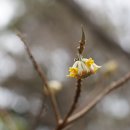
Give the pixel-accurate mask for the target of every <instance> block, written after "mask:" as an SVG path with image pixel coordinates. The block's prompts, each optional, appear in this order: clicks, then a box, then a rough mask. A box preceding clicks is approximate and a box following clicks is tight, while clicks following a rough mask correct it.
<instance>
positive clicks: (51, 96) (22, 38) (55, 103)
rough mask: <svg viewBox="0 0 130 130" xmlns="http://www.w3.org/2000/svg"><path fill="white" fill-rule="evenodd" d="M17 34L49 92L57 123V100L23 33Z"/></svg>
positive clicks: (59, 118) (58, 114) (58, 113)
mask: <svg viewBox="0 0 130 130" xmlns="http://www.w3.org/2000/svg"><path fill="white" fill-rule="evenodd" d="M17 35H18V37H19V38H20V39H21V41H23V43H24V45H25V47H26V50H27V53H28V55H29V58H30V60H31V61H32V64H33V66H34V68H35V70H36V72H37V73H38V75H39V77H40V78H41V80H42V82H43V84H44V85H45V87H46V88H47V90H48V93H49V96H50V101H51V104H52V107H53V111H54V113H55V117H56V120H57V123H59V121H60V120H61V116H60V112H59V109H58V106H57V102H56V100H55V98H54V97H53V95H52V93H51V90H50V88H49V86H48V84H47V78H46V76H45V74H44V73H43V71H42V69H41V67H40V66H39V65H38V63H37V62H36V60H35V58H34V57H33V55H32V54H31V51H30V49H29V47H28V45H27V42H26V40H25V39H24V37H23V35H22V34H21V33H20V32H17ZM41 108H43V107H41ZM40 111H42V110H40ZM39 116H40V114H39ZM39 118H40V117H39Z"/></svg>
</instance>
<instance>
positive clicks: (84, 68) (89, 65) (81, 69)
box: [68, 58, 101, 79]
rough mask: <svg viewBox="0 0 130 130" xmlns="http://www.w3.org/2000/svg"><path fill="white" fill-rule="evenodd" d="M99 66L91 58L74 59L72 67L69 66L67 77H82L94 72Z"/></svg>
mask: <svg viewBox="0 0 130 130" xmlns="http://www.w3.org/2000/svg"><path fill="white" fill-rule="evenodd" d="M100 67H101V66H98V65H96V64H95V63H94V60H93V59H92V58H89V59H86V58H83V59H81V60H78V61H76V62H75V63H74V64H73V66H72V67H70V68H69V72H70V74H69V75H68V76H69V77H72V78H77V79H82V78H86V77H88V76H90V75H91V74H94V73H95V72H96V71H97V70H98V69H99V68H100Z"/></svg>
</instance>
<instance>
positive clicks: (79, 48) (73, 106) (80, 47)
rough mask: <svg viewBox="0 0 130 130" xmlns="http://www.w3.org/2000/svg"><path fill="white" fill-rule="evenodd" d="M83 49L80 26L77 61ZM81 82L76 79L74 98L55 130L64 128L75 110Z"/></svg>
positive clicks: (83, 42) (83, 39)
mask: <svg viewBox="0 0 130 130" xmlns="http://www.w3.org/2000/svg"><path fill="white" fill-rule="evenodd" d="M84 48H85V34H84V30H83V26H82V37H81V40H80V41H79V46H78V47H77V49H78V60H80V59H81V57H82V53H83V50H84ZM81 82H82V80H81V79H77V86H76V92H75V96H74V100H73V103H72V106H71V108H70V110H69V112H68V113H67V115H66V116H65V118H64V120H63V122H61V123H60V124H59V125H58V126H57V128H56V130H61V129H63V128H64V127H65V126H66V122H67V120H68V118H69V117H70V116H71V114H72V113H73V112H74V110H75V109H76V105H77V103H78V100H79V97H80V93H81V87H82V86H81Z"/></svg>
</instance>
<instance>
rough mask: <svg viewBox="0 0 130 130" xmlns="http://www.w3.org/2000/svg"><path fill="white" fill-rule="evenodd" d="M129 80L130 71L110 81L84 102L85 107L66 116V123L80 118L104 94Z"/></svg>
mask: <svg viewBox="0 0 130 130" xmlns="http://www.w3.org/2000/svg"><path fill="white" fill-rule="evenodd" d="M129 80H130V72H129V73H127V74H126V75H125V76H123V77H122V78H120V79H119V80H117V81H114V82H113V83H111V84H110V85H109V86H107V87H106V88H105V89H104V90H102V91H101V92H100V93H99V94H98V95H97V96H95V97H94V98H93V99H92V101H90V103H89V104H86V107H84V108H83V109H82V110H80V111H79V112H77V113H75V114H74V115H72V116H71V117H69V118H68V120H67V122H66V123H67V124H66V125H69V124H70V123H73V122H74V121H76V120H78V119H80V118H81V117H82V116H83V115H85V114H87V113H88V111H89V110H91V109H92V108H93V107H94V106H95V105H96V104H97V103H98V102H99V101H100V100H101V99H102V98H103V97H104V96H106V95H107V94H109V93H110V92H111V91H113V90H115V89H117V88H119V87H121V86H122V85H124V84H125V83H127V82H128V81H129Z"/></svg>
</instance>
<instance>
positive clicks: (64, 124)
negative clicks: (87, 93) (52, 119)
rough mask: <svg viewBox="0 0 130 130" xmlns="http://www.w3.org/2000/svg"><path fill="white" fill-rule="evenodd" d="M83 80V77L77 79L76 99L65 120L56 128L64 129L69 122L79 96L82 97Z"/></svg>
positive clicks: (57, 129) (58, 129)
mask: <svg viewBox="0 0 130 130" xmlns="http://www.w3.org/2000/svg"><path fill="white" fill-rule="evenodd" d="M81 82H82V80H81V79H78V80H77V85H76V93H75V96H74V101H73V103H72V106H71V108H70V110H69V112H68V113H67V115H66V117H65V119H64V120H63V122H62V123H61V125H59V126H58V127H57V128H56V130H61V129H63V128H64V127H65V126H66V122H67V120H68V118H69V117H70V116H71V114H72V113H73V112H74V110H75V109H76V106H77V103H78V100H79V97H80V93H81Z"/></svg>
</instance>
